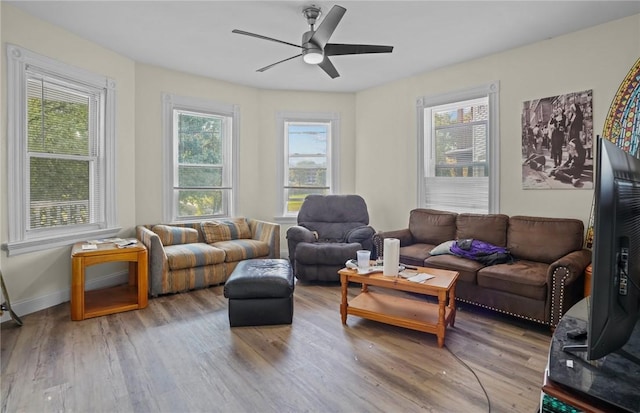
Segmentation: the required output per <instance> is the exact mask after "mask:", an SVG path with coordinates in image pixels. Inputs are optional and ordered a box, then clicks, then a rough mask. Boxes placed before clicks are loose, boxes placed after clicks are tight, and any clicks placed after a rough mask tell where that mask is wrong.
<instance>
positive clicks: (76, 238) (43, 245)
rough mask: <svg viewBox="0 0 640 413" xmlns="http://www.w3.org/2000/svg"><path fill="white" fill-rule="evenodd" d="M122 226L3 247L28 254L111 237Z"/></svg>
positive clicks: (18, 253) (14, 253)
mask: <svg viewBox="0 0 640 413" xmlns="http://www.w3.org/2000/svg"><path fill="white" fill-rule="evenodd" d="M121 229H122V228H119V227H118V228H108V229H100V230H94V231H87V232H81V233H73V234H67V235H57V236H55V237H50V238H38V239H32V240H26V241H15V242H8V243H6V244H2V249H3V250H4V251H7V255H8V256H10V257H11V256H14V255H20V254H26V253H29V252H36V251H43V250H47V249H52V248H57V247H64V246H67V245H73V244H75V243H76V242H80V241H86V240H90V239H98V238H110V237H114V236H116V235H118V232H120V230H121Z"/></svg>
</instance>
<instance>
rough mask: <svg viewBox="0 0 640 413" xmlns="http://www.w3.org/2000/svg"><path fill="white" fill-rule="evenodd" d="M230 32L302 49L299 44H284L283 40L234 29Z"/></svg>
mask: <svg viewBox="0 0 640 413" xmlns="http://www.w3.org/2000/svg"><path fill="white" fill-rule="evenodd" d="M231 32H232V33H236V34H244V35H245V36H251V37H257V38H258V39H263V40H269V41H272V42H278V43H282V44H288V45H289V46H293V47H298V48H300V49H302V46H300V45H299V44H293V43H289V42H285V41H284V40H278V39H274V38H273V37H267V36H262V35H261V34H255V33H250V32H245V31H244V30H238V29H234V30H232V31H231Z"/></svg>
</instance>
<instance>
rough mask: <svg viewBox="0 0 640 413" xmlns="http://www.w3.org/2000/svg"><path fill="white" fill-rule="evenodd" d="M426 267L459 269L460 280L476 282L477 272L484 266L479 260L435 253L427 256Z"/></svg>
mask: <svg viewBox="0 0 640 413" xmlns="http://www.w3.org/2000/svg"><path fill="white" fill-rule="evenodd" d="M424 265H425V266H426V267H431V268H440V269H443V270H451V271H458V273H459V275H458V280H459V281H464V282H468V283H472V284H475V283H476V272H477V271H478V270H479V269H481V268H482V267H483V265H482V264H480V263H479V262H478V261H474V260H469V259H466V258H460V257H456V256H455V255H434V256H432V257H429V258H427V260H426V261H425V264H424Z"/></svg>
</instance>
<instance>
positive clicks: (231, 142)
mask: <svg viewBox="0 0 640 413" xmlns="http://www.w3.org/2000/svg"><path fill="white" fill-rule="evenodd" d="M176 110H179V111H186V112H192V113H195V114H198V113H201V114H204V115H213V116H222V117H227V118H229V119H230V122H231V133H230V136H225V137H224V138H223V139H225V140H226V142H225V143H224V146H225V147H227V148H229V150H228V151H227V152H228V154H227V156H225V159H224V161H223V168H225V169H226V168H228V169H230V170H229V171H228V173H230V181H231V182H230V186H231V189H230V196H229V197H228V199H227V206H226V207H225V208H223V209H224V210H226V211H227V213H226V214H224V215H201V216H189V217H179V216H178V210H177V203H176V202H175V201H176V200H175V193H174V190H175V189H177V185H176V182H175V170H176V168H177V166H178V152H177V148H176V139H177V137H176V136H175V135H174V132H175V129H174V128H175V125H174V111H176ZM162 125H163V128H162V129H163V131H162V136H163V141H164V145H163V146H164V149H163V161H162V162H163V165H164V166H165V167H164V168H163V177H162V179H163V192H162V193H163V196H162V198H163V217H164V222H195V221H202V220H203V219H207V218H223V217H230V216H234V215H235V214H236V205H237V192H238V191H237V188H238V147H239V142H238V141H239V136H240V132H239V127H240V107H239V106H238V105H235V104H227V103H221V102H217V101H214V100H209V99H202V98H195V97H189V96H181V95H176V94H172V93H163V94H162ZM229 152H230V153H229ZM226 158H228V159H226Z"/></svg>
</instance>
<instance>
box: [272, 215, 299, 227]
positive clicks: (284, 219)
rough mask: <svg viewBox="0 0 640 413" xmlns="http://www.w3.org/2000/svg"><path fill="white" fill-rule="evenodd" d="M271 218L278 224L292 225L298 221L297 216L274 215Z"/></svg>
mask: <svg viewBox="0 0 640 413" xmlns="http://www.w3.org/2000/svg"><path fill="white" fill-rule="evenodd" d="M273 220H274V221H275V222H277V223H278V224H292V225H296V224H297V223H298V217H292V216H279V217H274V218H273Z"/></svg>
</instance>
